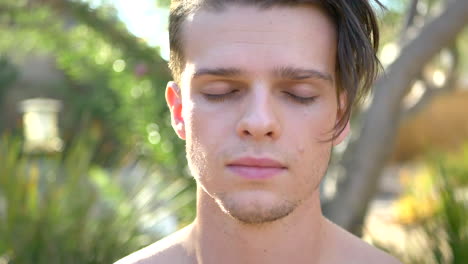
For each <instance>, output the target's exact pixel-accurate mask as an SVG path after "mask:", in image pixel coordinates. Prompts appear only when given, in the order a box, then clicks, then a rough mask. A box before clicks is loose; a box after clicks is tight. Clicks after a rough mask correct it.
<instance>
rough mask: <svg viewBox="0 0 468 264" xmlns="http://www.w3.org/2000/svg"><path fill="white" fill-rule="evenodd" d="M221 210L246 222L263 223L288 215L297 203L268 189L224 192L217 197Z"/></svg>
mask: <svg viewBox="0 0 468 264" xmlns="http://www.w3.org/2000/svg"><path fill="white" fill-rule="evenodd" d="M215 199H216V202H217V204H218V205H219V207H220V208H221V210H222V211H223V212H224V213H226V214H228V215H229V216H231V217H233V218H234V219H236V220H238V221H240V222H242V223H245V224H263V223H268V222H273V221H276V220H279V219H282V218H284V217H286V216H288V215H289V214H290V213H291V212H292V211H294V209H295V208H296V207H297V203H295V202H293V201H290V200H288V199H285V198H284V197H280V196H279V195H277V194H274V193H272V192H268V191H259V190H252V191H241V192H236V193H223V194H220V195H219V196H218V197H216V198H215Z"/></svg>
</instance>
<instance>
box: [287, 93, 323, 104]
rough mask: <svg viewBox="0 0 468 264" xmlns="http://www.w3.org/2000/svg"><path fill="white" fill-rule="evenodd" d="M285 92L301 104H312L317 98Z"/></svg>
mask: <svg viewBox="0 0 468 264" xmlns="http://www.w3.org/2000/svg"><path fill="white" fill-rule="evenodd" d="M284 93H285V94H286V95H287V97H288V98H289V99H291V100H293V101H295V102H298V103H300V104H310V103H313V102H314V101H315V100H316V99H317V96H312V97H301V96H297V95H294V94H292V93H289V92H284Z"/></svg>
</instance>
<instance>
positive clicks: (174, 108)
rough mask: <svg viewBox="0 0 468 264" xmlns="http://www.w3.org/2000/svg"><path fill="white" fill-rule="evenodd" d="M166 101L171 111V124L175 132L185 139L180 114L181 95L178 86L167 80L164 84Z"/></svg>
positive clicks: (183, 124)
mask: <svg viewBox="0 0 468 264" xmlns="http://www.w3.org/2000/svg"><path fill="white" fill-rule="evenodd" d="M166 102H167V106H168V107H169V110H170V111H171V124H172V127H173V128H174V131H175V132H176V134H177V135H178V136H179V137H180V138H181V139H184V140H185V122H184V118H183V116H182V96H181V91H180V89H179V86H178V85H177V84H176V83H175V82H169V83H167V86H166Z"/></svg>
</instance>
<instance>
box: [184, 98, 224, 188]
mask: <svg viewBox="0 0 468 264" xmlns="http://www.w3.org/2000/svg"><path fill="white" fill-rule="evenodd" d="M186 117H187V119H186V120H185V125H186V134H187V138H186V151H187V160H188V162H189V166H190V169H191V171H192V174H193V175H194V176H195V177H196V178H200V177H202V176H203V178H205V180H209V179H207V178H206V177H208V176H210V175H214V173H212V172H213V171H215V170H216V169H217V168H216V167H215V166H217V165H218V164H220V162H219V161H218V159H220V158H221V155H220V152H221V149H220V147H221V146H223V145H224V139H225V137H223V136H220V135H221V134H223V133H225V131H222V129H223V126H222V124H221V123H220V122H221V121H220V120H218V118H217V117H216V116H213V115H210V114H208V113H206V111H203V109H200V108H197V107H192V108H190V109H186Z"/></svg>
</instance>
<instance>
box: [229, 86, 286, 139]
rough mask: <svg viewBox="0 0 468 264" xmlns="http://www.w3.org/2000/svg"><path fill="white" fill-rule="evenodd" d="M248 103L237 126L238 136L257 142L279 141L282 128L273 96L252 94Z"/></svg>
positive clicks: (265, 93) (258, 93)
mask: <svg viewBox="0 0 468 264" xmlns="http://www.w3.org/2000/svg"><path fill="white" fill-rule="evenodd" d="M246 103H247V105H246V106H245V107H244V109H243V110H242V111H241V113H242V114H241V117H240V120H239V122H238V125H237V133H238V135H239V136H240V137H241V138H250V139H252V140H256V141H262V140H274V139H277V138H278V137H279V136H280V133H281V126H280V122H279V120H278V116H277V113H276V111H275V110H278V109H275V105H274V103H273V99H272V98H271V95H269V94H268V93H267V92H257V93H253V92H252V95H251V100H249V101H248V102H246Z"/></svg>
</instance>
